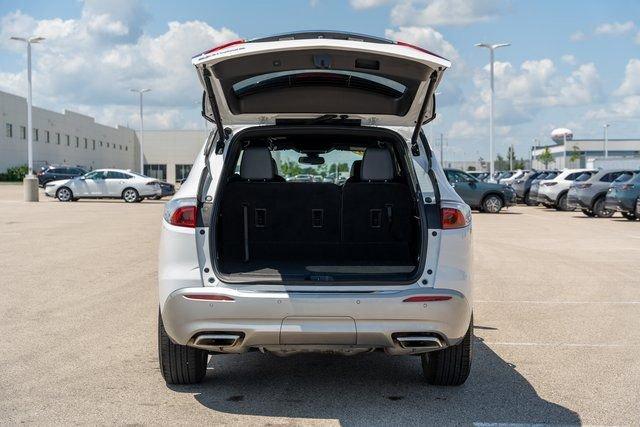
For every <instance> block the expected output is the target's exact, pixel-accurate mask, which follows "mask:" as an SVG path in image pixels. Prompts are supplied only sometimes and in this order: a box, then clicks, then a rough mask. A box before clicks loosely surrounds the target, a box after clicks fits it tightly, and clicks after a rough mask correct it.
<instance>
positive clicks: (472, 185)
mask: <svg viewBox="0 0 640 427" xmlns="http://www.w3.org/2000/svg"><path fill="white" fill-rule="evenodd" d="M444 173H445V175H446V176H447V180H449V183H450V184H451V186H452V187H453V188H454V189H455V190H456V193H458V194H459V195H460V197H462V200H464V202H465V203H466V204H468V205H469V206H470V207H471V208H472V209H478V210H480V211H481V212H488V213H499V212H500V211H501V210H502V208H503V207H505V206H513V205H514V204H515V203H516V192H515V191H514V190H513V188H511V187H509V186H508V185H504V184H491V183H488V182H482V181H478V180H477V179H476V178H474V177H473V176H471V175H469V174H468V173H466V172H463V171H461V170H458V169H445V170H444Z"/></svg>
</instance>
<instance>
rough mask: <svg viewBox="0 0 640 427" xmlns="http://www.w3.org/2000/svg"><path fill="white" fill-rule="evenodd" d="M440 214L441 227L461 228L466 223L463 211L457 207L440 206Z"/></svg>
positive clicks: (447, 228) (446, 228)
mask: <svg viewBox="0 0 640 427" xmlns="http://www.w3.org/2000/svg"><path fill="white" fill-rule="evenodd" d="M440 216H441V218H442V228H443V229H445V230H449V229H453V228H462V227H466V226H467V225H468V224H467V218H466V217H465V216H464V213H462V211H460V210H458V209H454V208H442V209H441V210H440Z"/></svg>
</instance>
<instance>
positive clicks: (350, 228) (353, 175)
mask: <svg viewBox="0 0 640 427" xmlns="http://www.w3.org/2000/svg"><path fill="white" fill-rule="evenodd" d="M412 168H413V166H412V160H411V153H410V150H409V147H408V145H407V142H406V141H405V140H404V139H403V138H402V137H401V136H400V135H398V134H397V133H395V132H393V131H391V130H387V129H383V128H369V127H358V126H339V125H326V124H325V125H320V126H311V125H309V126H305V125H289V126H261V127H253V128H249V129H246V130H243V131H241V132H239V133H238V134H236V135H233V136H232V138H231V141H230V144H229V146H228V151H227V153H226V160H225V162H224V166H223V170H222V172H221V177H220V184H219V185H218V187H217V190H216V196H215V200H214V203H213V206H214V212H213V215H212V217H211V221H212V224H211V229H212V230H214V232H213V233H211V235H210V236H211V241H210V250H211V259H212V260H213V268H214V271H215V273H216V275H217V276H218V277H219V278H220V279H221V280H222V281H223V282H227V283H265V282H269V283H274V282H276V283H286V284H316V285H317V284H319V283H335V282H339V283H341V284H360V283H371V282H376V284H407V283H413V282H415V280H417V278H418V277H419V276H420V274H421V272H422V269H423V268H424V259H425V256H424V254H425V253H426V245H427V242H426V240H425V239H426V238H427V235H426V232H424V231H425V230H426V229H427V228H428V227H427V224H426V215H425V213H424V205H423V203H422V200H421V196H420V192H419V188H418V185H417V183H416V181H417V180H416V178H415V174H414V171H413V169H412Z"/></svg>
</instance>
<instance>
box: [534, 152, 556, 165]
mask: <svg viewBox="0 0 640 427" xmlns="http://www.w3.org/2000/svg"><path fill="white" fill-rule="evenodd" d="M536 159H537V160H538V161H539V162H540V163H542V164H544V168H545V169H546V168H547V167H548V166H549V163H551V162H552V161H553V154H551V151H549V147H544V151H543V152H542V153H540V154H538V157H536Z"/></svg>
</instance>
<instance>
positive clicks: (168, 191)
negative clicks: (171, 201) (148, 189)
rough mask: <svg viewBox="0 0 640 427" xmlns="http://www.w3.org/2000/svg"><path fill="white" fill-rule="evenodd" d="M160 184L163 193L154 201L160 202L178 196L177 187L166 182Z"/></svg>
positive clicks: (159, 182) (155, 197)
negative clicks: (165, 198) (164, 198)
mask: <svg viewBox="0 0 640 427" xmlns="http://www.w3.org/2000/svg"><path fill="white" fill-rule="evenodd" d="M158 184H160V190H161V191H162V193H161V194H160V195H159V196H154V197H153V199H154V200H160V199H162V198H163V197H168V196H173V195H174V194H176V186H175V185H173V184H171V183H168V182H165V181H158Z"/></svg>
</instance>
